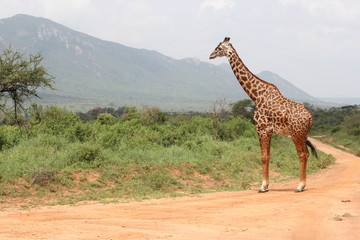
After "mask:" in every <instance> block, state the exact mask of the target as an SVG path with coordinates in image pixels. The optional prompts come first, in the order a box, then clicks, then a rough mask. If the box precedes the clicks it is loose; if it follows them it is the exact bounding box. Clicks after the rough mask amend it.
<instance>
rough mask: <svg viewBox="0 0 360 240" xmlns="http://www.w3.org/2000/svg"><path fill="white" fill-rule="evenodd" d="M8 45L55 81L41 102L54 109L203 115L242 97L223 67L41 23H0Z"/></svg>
mask: <svg viewBox="0 0 360 240" xmlns="http://www.w3.org/2000/svg"><path fill="white" fill-rule="evenodd" d="M10 45H11V46H12V47H13V48H15V49H17V50H19V51H21V52H23V53H26V54H28V53H32V54H35V53H39V52H40V53H41V54H42V55H43V56H44V58H45V60H44V65H45V66H46V67H47V69H48V71H49V73H50V74H52V75H53V76H55V77H56V79H55V88H56V89H57V90H56V91H55V92H44V93H43V95H42V96H44V100H43V101H45V102H49V103H56V104H58V105H61V104H63V103H64V102H66V101H64V98H70V99H69V101H67V102H68V103H70V105H71V104H72V105H74V107H75V106H76V105H82V106H83V107H90V106H94V105H100V106H101V105H105V106H106V105H109V104H113V105H120V106H122V105H128V104H134V105H141V104H147V105H159V106H160V107H162V108H165V109H167V110H180V109H186V110H204V109H206V108H208V107H209V105H210V104H211V103H212V102H214V101H216V100H217V99H221V98H227V99H229V101H237V100H239V99H243V98H245V97H247V96H246V94H245V93H244V91H243V90H242V88H241V87H240V86H239V84H238V83H237V81H236V79H235V77H234V75H233V73H232V72H231V69H230V67H229V66H228V69H226V66H217V65H213V64H210V63H207V62H202V61H199V60H197V59H194V58H186V59H181V60H177V59H174V58H171V57H168V56H165V55H163V54H161V53H159V52H157V51H151V50H146V49H136V48H131V47H127V46H124V45H122V44H119V43H114V42H109V41H104V40H101V39H98V38H94V37H92V36H89V35H87V34H84V33H81V32H77V31H74V30H72V29H70V28H67V27H65V26H63V25H60V24H58V23H56V22H53V21H51V20H48V19H44V18H38V17H33V16H29V15H16V16H14V17H11V18H6V19H2V20H0V50H3V49H5V48H7V47H9V46H10ZM209 52H210V50H209ZM259 76H261V77H262V78H263V79H264V80H266V81H270V82H272V81H276V83H275V84H276V85H278V86H279V88H280V90H281V91H282V92H283V94H284V95H285V96H288V97H290V98H292V99H293V100H296V101H300V102H303V101H314V100H316V99H315V98H313V97H311V96H309V95H308V94H306V93H305V92H303V91H301V90H300V89H298V88H296V87H295V86H293V85H291V84H290V83H289V82H287V81H285V80H284V79H282V78H280V77H279V76H277V75H276V74H273V73H271V72H263V73H260V74H259ZM294 92H296V93H297V94H295V95H294ZM68 103H67V104H66V105H68Z"/></svg>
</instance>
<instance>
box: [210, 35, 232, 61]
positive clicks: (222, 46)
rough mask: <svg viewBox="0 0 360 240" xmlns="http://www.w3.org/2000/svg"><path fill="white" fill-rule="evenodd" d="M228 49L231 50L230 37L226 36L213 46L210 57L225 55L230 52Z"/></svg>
mask: <svg viewBox="0 0 360 240" xmlns="http://www.w3.org/2000/svg"><path fill="white" fill-rule="evenodd" d="M230 51H231V43H230V38H229V37H226V38H225V39H224V41H223V42H221V43H219V45H218V46H217V47H216V48H215V50H214V51H213V52H212V53H211V54H210V59H214V58H217V57H224V56H227V55H228V54H229V53H230Z"/></svg>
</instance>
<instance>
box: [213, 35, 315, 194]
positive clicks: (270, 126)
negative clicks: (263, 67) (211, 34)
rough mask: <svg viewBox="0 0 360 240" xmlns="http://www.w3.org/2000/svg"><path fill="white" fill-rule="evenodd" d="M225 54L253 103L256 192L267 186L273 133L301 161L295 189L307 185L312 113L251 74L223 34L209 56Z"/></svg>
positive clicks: (265, 190) (265, 188) (302, 188)
mask: <svg viewBox="0 0 360 240" xmlns="http://www.w3.org/2000/svg"><path fill="white" fill-rule="evenodd" d="M217 57H227V59H228V60H229V63H230V66H231V68H232V70H233V72H234V74H235V76H236V78H237V80H238V81H239V83H240V85H241V86H242V87H243V89H244V90H245V92H246V93H247V94H248V95H249V97H250V98H251V99H252V100H253V101H254V103H255V108H256V109H255V112H254V121H255V125H256V129H257V133H258V137H259V142H260V147H261V160H262V170H263V182H262V185H261V187H260V189H259V192H267V191H268V190H269V188H268V187H269V161H270V142H271V136H272V134H279V135H285V136H288V137H290V138H291V139H292V140H293V142H294V144H295V147H296V151H297V153H298V156H299V161H300V183H299V185H298V187H297V189H296V190H295V191H296V192H301V191H303V190H304V188H305V185H306V165H307V160H308V157H309V152H308V149H307V146H309V147H310V148H311V150H312V152H313V153H314V155H315V156H317V155H316V150H315V148H314V146H313V145H312V144H311V142H310V141H309V140H308V139H307V135H308V133H309V131H310V129H311V126H312V116H311V114H310V112H309V111H308V110H307V109H306V108H305V107H304V105H302V104H299V103H296V102H294V101H291V100H289V99H287V98H286V97H284V96H283V95H282V94H281V93H280V91H279V89H278V88H277V87H276V86H275V85H274V84H271V83H269V82H266V81H264V80H262V79H260V78H259V77H257V76H256V75H255V74H253V73H252V72H251V71H250V70H249V69H248V68H247V67H246V66H245V64H244V63H243V61H242V60H241V59H240V57H239V55H238V54H237V52H236V51H235V49H234V47H233V46H232V44H231V43H230V38H228V37H226V38H225V39H224V41H223V42H220V43H219V45H218V46H217V47H216V48H215V50H214V51H213V52H212V53H211V55H210V59H214V58H217Z"/></svg>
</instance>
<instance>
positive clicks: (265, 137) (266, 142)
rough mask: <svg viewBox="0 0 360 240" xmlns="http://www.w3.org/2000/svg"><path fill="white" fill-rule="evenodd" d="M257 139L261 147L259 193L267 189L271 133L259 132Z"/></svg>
mask: <svg viewBox="0 0 360 240" xmlns="http://www.w3.org/2000/svg"><path fill="white" fill-rule="evenodd" d="M259 141H260V148H261V161H262V178H263V181H262V184H261V187H260V189H259V193H265V192H267V191H269V162H270V142H271V134H268V133H263V134H261V133H259Z"/></svg>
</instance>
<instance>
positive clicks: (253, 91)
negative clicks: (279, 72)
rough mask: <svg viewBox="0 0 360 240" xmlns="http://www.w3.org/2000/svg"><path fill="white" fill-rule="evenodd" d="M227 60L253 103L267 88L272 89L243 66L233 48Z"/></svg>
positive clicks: (270, 85) (269, 84)
mask: <svg viewBox="0 0 360 240" xmlns="http://www.w3.org/2000/svg"><path fill="white" fill-rule="evenodd" d="M227 58H228V60H229V63H230V66H231V68H232V70H233V72H234V74H235V76H236V78H237V80H238V81H239V83H240V85H241V86H242V87H243V89H244V90H245V92H246V93H247V95H249V97H250V98H251V99H252V100H253V101H254V102H255V103H256V100H257V99H258V98H259V97H260V96H261V95H262V94H263V93H264V92H265V91H266V90H267V89H268V88H269V87H274V85H272V84H271V83H268V82H265V81H263V80H261V79H260V78H258V77H257V76H256V75H255V74H253V73H252V72H251V71H250V70H249V69H248V68H247V67H246V66H245V64H244V63H243V61H242V60H241V59H240V57H239V55H238V54H237V53H236V51H235V49H234V48H233V47H232V51H231V52H230V53H229V54H228V56H227Z"/></svg>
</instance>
